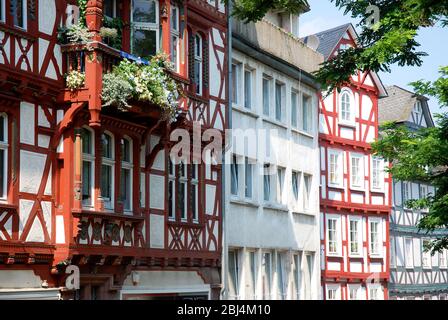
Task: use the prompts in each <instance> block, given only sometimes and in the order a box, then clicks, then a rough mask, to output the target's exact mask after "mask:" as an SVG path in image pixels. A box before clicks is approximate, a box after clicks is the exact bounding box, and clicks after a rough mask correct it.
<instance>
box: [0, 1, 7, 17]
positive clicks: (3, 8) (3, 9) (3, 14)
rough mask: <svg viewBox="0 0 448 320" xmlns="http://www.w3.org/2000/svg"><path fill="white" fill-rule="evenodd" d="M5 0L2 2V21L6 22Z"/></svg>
mask: <svg viewBox="0 0 448 320" xmlns="http://www.w3.org/2000/svg"><path fill="white" fill-rule="evenodd" d="M5 20H6V19H5V0H0V21H2V22H5Z"/></svg>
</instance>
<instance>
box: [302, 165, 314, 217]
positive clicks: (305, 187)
mask: <svg viewBox="0 0 448 320" xmlns="http://www.w3.org/2000/svg"><path fill="white" fill-rule="evenodd" d="M302 177H303V181H302V192H303V198H302V203H303V211H304V212H309V211H310V210H311V208H310V205H311V195H312V192H311V187H312V185H313V176H312V175H311V174H307V173H302ZM307 178H309V181H308V183H307Z"/></svg>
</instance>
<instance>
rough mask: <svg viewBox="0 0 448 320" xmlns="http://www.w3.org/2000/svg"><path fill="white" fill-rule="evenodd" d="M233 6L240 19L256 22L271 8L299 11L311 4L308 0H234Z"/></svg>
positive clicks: (291, 11)
mask: <svg viewBox="0 0 448 320" xmlns="http://www.w3.org/2000/svg"><path fill="white" fill-rule="evenodd" d="M226 1H232V0H226ZM232 7H233V10H232V15H234V16H235V17H237V18H238V19H240V20H242V21H244V22H256V21H259V20H261V19H262V18H263V17H264V16H265V15H266V13H267V12H268V11H269V10H282V11H285V12H290V13H298V12H301V11H303V9H304V8H308V7H309V5H308V2H307V1H306V0H234V1H233V2H232Z"/></svg>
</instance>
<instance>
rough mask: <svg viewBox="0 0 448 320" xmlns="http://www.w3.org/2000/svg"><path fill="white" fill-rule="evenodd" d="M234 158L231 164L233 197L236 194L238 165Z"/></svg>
mask: <svg viewBox="0 0 448 320" xmlns="http://www.w3.org/2000/svg"><path fill="white" fill-rule="evenodd" d="M236 161H237V160H236V157H235V156H233V162H232V164H231V193H232V194H233V195H237V194H238V164H237V162H236Z"/></svg>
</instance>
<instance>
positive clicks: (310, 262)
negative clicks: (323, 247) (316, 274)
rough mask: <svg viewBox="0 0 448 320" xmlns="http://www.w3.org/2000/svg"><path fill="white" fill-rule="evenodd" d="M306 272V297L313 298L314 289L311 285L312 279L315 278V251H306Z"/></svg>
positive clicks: (307, 298)
mask: <svg viewBox="0 0 448 320" xmlns="http://www.w3.org/2000/svg"><path fill="white" fill-rule="evenodd" d="M305 257H306V265H307V268H306V273H305V277H304V278H305V281H304V290H305V299H306V300H310V299H311V291H312V290H313V289H312V287H311V280H312V279H313V270H314V253H306V254H305Z"/></svg>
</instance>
